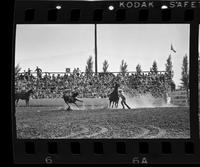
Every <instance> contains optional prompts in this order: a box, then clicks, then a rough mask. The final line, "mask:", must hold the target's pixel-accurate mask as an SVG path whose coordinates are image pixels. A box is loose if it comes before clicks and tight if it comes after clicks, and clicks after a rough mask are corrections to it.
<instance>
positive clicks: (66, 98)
mask: <svg viewBox="0 0 200 167" xmlns="http://www.w3.org/2000/svg"><path fill="white" fill-rule="evenodd" d="M77 96H78V92H74V93H72V95H71V96H70V95H65V94H64V95H63V99H64V101H65V103H66V104H67V105H68V109H67V110H71V108H70V105H69V103H73V104H75V105H76V106H77V107H78V105H77V104H76V101H80V102H83V101H82V100H79V99H77V98H76V97H77Z"/></svg>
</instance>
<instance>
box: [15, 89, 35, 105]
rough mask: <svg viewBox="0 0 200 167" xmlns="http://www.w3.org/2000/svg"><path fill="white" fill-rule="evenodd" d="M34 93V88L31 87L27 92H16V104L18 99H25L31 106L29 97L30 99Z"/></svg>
mask: <svg viewBox="0 0 200 167" xmlns="http://www.w3.org/2000/svg"><path fill="white" fill-rule="evenodd" d="M31 94H33V90H32V89H30V90H29V91H27V92H16V93H15V105H16V106H17V105H18V101H19V99H21V100H25V101H26V106H29V99H30V95H31Z"/></svg>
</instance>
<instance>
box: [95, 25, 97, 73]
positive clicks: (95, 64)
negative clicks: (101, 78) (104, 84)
mask: <svg viewBox="0 0 200 167" xmlns="http://www.w3.org/2000/svg"><path fill="white" fill-rule="evenodd" d="M94 36H95V39H94V42H95V74H97V25H96V24H94Z"/></svg>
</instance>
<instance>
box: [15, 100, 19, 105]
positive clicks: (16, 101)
mask: <svg viewBox="0 0 200 167" xmlns="http://www.w3.org/2000/svg"><path fill="white" fill-rule="evenodd" d="M18 101H19V99H16V100H15V106H16V107H17V106H18Z"/></svg>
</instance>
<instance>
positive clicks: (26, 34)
mask: <svg viewBox="0 0 200 167" xmlns="http://www.w3.org/2000/svg"><path fill="white" fill-rule="evenodd" d="M171 44H172V45H173V47H174V49H175V50H176V53H174V52H173V51H171V50H170V47H171ZM94 47H95V46H94V24H57V25H55V24H46V25H45V24H42V25H39V24H34V25H31V24H29V25H27V24H26V25H23V24H20V25H17V29H16V42H15V64H19V65H20V66H21V67H22V70H21V72H23V71H24V70H27V69H28V68H30V69H31V70H35V69H36V66H39V67H40V68H41V69H42V70H43V71H44V72H64V71H65V68H71V69H72V70H73V68H77V67H79V69H80V70H81V71H85V66H86V61H87V59H88V57H89V56H92V57H93V60H94ZM169 54H171V57H172V63H173V70H174V78H173V80H174V81H175V83H176V85H179V84H180V82H181V81H180V78H181V66H182V60H183V57H184V55H185V54H187V55H188V56H189V25H186V24H98V25H97V56H98V71H99V72H101V71H102V64H103V61H104V60H107V61H108V63H109V68H108V71H110V72H119V69H120V64H121V61H122V59H124V60H125V62H127V64H128V71H135V69H136V66H137V64H140V65H141V67H142V70H143V71H149V69H150V67H151V66H152V64H153V61H154V60H155V61H156V62H157V64H158V70H159V71H164V70H165V64H166V60H167V58H168V56H169ZM94 69H95V68H94Z"/></svg>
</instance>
